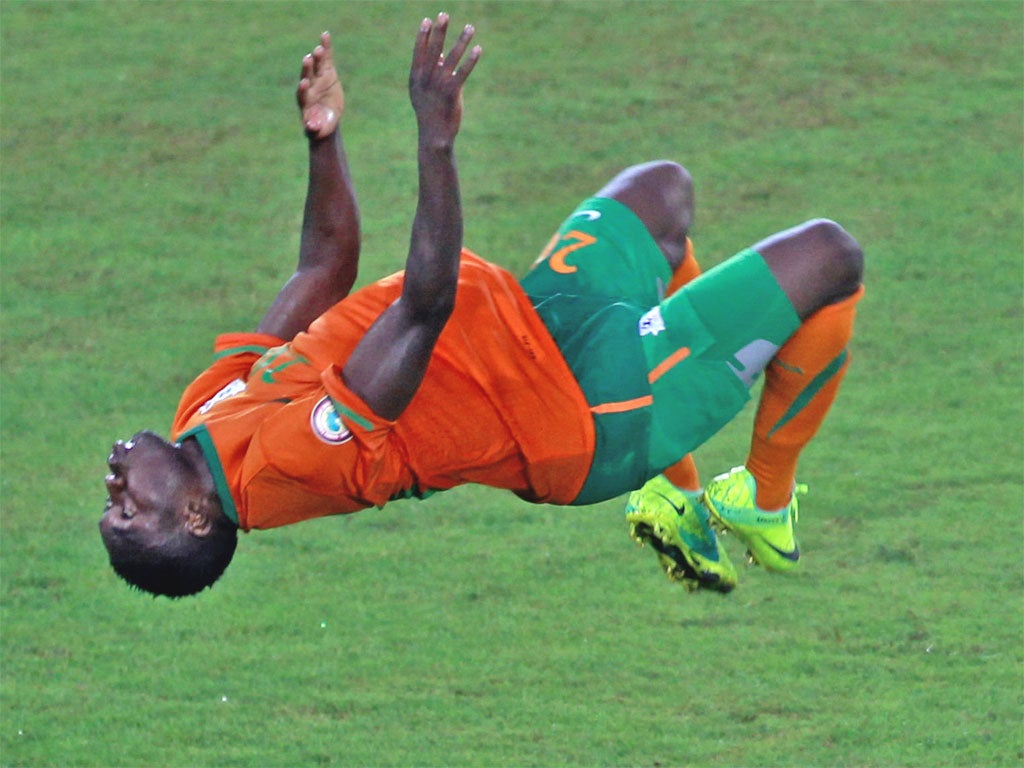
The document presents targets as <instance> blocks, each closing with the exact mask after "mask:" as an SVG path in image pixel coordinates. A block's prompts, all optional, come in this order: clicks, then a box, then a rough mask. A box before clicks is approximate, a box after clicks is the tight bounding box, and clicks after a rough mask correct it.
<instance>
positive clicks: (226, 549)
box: [103, 514, 238, 598]
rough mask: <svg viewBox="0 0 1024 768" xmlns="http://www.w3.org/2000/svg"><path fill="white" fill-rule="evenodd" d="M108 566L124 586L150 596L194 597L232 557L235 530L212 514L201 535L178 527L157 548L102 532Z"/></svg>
mask: <svg viewBox="0 0 1024 768" xmlns="http://www.w3.org/2000/svg"><path fill="white" fill-rule="evenodd" d="M103 543H104V544H105V545H106V547H107V553H108V554H109V555H110V565H111V566H113V568H114V571H115V572H116V573H117V575H118V576H120V577H121V578H122V579H124V580H125V581H126V582H128V584H130V585H131V586H133V587H135V588H136V589H140V590H142V591H144V592H149V593H151V594H152V595H154V596H155V595H165V596H166V597H171V598H177V597H185V596H187V595H194V594H196V593H197V592H202V591H203V590H204V589H206V588H207V587H209V586H211V585H212V584H213V583H214V582H215V581H217V579H219V578H220V577H221V574H223V573H224V570H225V569H226V568H227V567H228V564H229V563H230V562H231V558H232V557H234V554H235V546H236V545H237V544H238V528H237V527H236V526H235V524H234V523H232V522H231V521H230V520H228V519H227V517H225V516H224V515H223V514H220V515H215V516H214V520H213V525H212V527H211V529H210V531H209V533H207V534H206V535H205V536H195V535H193V534H192V533H190V532H189V531H187V530H185V529H184V528H181V529H180V530H179V531H178V532H177V533H176V535H175V536H173V537H172V538H170V539H168V540H166V541H164V542H163V543H162V544H161V545H160V546H156V547H154V546H151V545H148V544H147V543H145V542H143V541H140V540H139V539H138V537H136V536H133V535H132V534H131V533H125V532H120V531H111V532H110V533H109V534H107V533H104V535H103Z"/></svg>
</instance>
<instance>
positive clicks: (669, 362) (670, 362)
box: [647, 347, 690, 384]
mask: <svg viewBox="0 0 1024 768" xmlns="http://www.w3.org/2000/svg"><path fill="white" fill-rule="evenodd" d="M689 356H690V348H689V347H680V348H679V349H677V350H676V351H675V352H673V353H672V354H671V355H669V356H668V357H666V358H665V359H664V360H662V361H661V362H660V363H658V364H657V365H656V366H654V369H653V370H652V371H651V372H650V373H648V374H647V381H649V382H650V383H651V384H653V383H654V382H656V381H657V380H658V379H660V378H661V377H662V376H664V375H665V374H666V373H668V371H669V369H671V368H672V367H673V366H674V365H677V364H679V363H681V362H683V360H685V359H686V358H688V357H689Z"/></svg>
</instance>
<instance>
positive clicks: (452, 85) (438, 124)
mask: <svg viewBox="0 0 1024 768" xmlns="http://www.w3.org/2000/svg"><path fill="white" fill-rule="evenodd" d="M447 31H448V14H446V13H441V14H438V17H437V21H431V20H430V19H424V20H423V22H422V23H421V24H420V30H419V33H418V34H417V35H416V47H415V48H414V50H413V55H412V68H411V70H410V72H409V97H410V99H411V100H412V107H413V110H415V112H416V119H417V122H418V123H419V128H420V137H421V139H426V140H427V141H428V142H430V143H438V144H450V143H451V142H452V141H453V140H454V139H455V135H456V134H457V133H458V132H459V126H460V124H461V123H462V86H463V84H464V83H465V82H466V78H468V77H469V74H470V72H472V71H473V67H475V66H476V63H477V61H478V60H479V59H480V54H481V53H482V49H481V48H480V46H479V45H476V46H473V48H471V49H469V53H468V54H467V53H466V50H467V48H469V44H470V42H471V41H472V39H473V34H474V33H475V31H476V30H474V29H473V26H472V25H470V24H467V25H466V26H465V27H463V28H462V33H461V34H460V35H459V39H458V40H456V41H455V45H453V46H452V49H451V50H450V51H449V52H448V55H447V56H445V54H444V38H445V34H446V33H447ZM463 56H465V59H464V60H463Z"/></svg>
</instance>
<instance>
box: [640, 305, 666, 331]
mask: <svg viewBox="0 0 1024 768" xmlns="http://www.w3.org/2000/svg"><path fill="white" fill-rule="evenodd" d="M638 330H639V331H640V335H641V336H657V335H658V334H659V333H661V332H662V331H664V330H665V321H664V320H663V319H662V317H661V307H655V308H654V309H652V310H650V311H649V312H648V313H647V314H646V315H644V316H643V317H641V318H640V324H639V326H638Z"/></svg>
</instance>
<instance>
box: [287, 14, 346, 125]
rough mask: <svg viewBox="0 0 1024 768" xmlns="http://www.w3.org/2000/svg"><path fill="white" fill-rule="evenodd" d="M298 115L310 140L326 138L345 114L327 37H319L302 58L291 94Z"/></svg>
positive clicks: (342, 93)
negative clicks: (299, 112)
mask: <svg viewBox="0 0 1024 768" xmlns="http://www.w3.org/2000/svg"><path fill="white" fill-rule="evenodd" d="M295 97H296V99H297V100H298V102H299V109H300V110H301V112H302V127H303V128H304V129H305V131H306V135H307V136H309V138H311V139H326V138H327V137H328V136H330V135H331V134H332V133H334V131H335V130H337V128H338V123H339V122H340V121H341V113H342V112H344V111H345V93H344V92H343V91H342V90H341V80H339V79H338V72H337V70H335V68H334V56H333V54H332V52H331V35H330V33H328V32H324V33H323V34H321V35H320V45H318V46H317V47H316V48H314V49H313V50H312V52H310V53H307V54H306V55H305V57H304V58H303V59H302V74H301V76H300V79H299V87H298V89H297V90H296V92H295Z"/></svg>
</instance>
